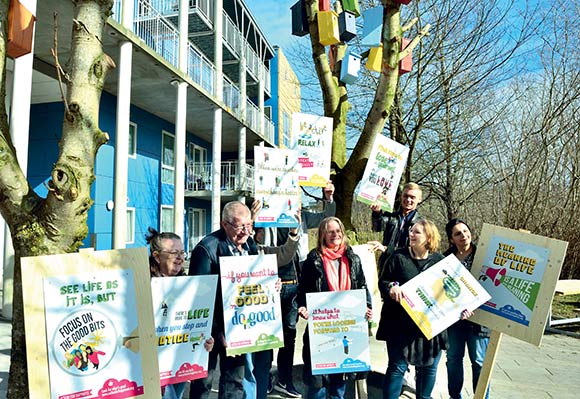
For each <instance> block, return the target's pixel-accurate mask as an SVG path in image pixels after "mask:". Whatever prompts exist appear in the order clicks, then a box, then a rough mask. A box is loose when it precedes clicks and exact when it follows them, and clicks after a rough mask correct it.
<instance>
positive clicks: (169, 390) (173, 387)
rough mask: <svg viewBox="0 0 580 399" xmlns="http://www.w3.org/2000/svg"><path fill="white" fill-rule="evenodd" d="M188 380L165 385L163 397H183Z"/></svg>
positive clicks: (164, 398) (167, 398) (174, 398)
mask: <svg viewBox="0 0 580 399" xmlns="http://www.w3.org/2000/svg"><path fill="white" fill-rule="evenodd" d="M185 384H187V383H186V382H178V383H177V384H170V385H165V392H164V393H163V398H162V399H181V398H182V396H183V391H185Z"/></svg>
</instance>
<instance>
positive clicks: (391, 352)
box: [383, 342, 441, 399]
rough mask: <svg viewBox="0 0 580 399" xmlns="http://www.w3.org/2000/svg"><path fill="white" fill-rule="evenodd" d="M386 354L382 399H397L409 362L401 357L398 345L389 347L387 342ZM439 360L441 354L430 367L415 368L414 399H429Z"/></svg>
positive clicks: (401, 351) (401, 349)
mask: <svg viewBox="0 0 580 399" xmlns="http://www.w3.org/2000/svg"><path fill="white" fill-rule="evenodd" d="M387 353H388V356H389V364H388V365H387V372H386V373H385V380H384V385H383V399H398V398H399V395H400V394H401V389H403V376H404V375H405V371H407V368H408V367H409V362H407V360H406V359H405V357H404V356H403V348H401V347H400V346H399V345H393V344H392V345H389V344H388V342H387ZM439 360H441V352H439V354H438V355H437V357H436V358H435V359H434V361H433V364H432V365H430V366H415V376H416V378H415V390H416V393H415V397H416V398H417V399H430V398H431V393H432V392H433V387H434V386H435V378H436V376H437V365H438V364H439Z"/></svg>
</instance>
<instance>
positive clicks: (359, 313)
mask: <svg viewBox="0 0 580 399" xmlns="http://www.w3.org/2000/svg"><path fill="white" fill-rule="evenodd" d="M306 304H307V305H306V307H307V309H308V314H309V316H308V336H309V338H310V353H311V361H312V374H314V375H317V374H337V373H354V372H358V371H368V370H370V369H371V354H370V350H369V330H368V321H367V320H366V318H365V314H366V311H367V295H366V290H364V289H360V290H349V291H332V292H315V293H309V294H306Z"/></svg>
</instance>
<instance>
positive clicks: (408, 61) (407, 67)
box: [399, 37, 413, 75]
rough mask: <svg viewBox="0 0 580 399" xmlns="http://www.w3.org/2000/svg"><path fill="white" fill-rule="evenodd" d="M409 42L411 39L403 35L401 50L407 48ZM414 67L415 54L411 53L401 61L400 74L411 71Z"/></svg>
mask: <svg viewBox="0 0 580 399" xmlns="http://www.w3.org/2000/svg"><path fill="white" fill-rule="evenodd" d="M409 43H411V39H407V38H405V37H403V38H402V39H401V50H404V49H405V48H407V46H408V45H409ZM412 69H413V54H412V53H411V54H409V55H408V56H406V57H405V58H403V59H402V60H401V61H399V75H402V74H404V73H407V72H411V70H412Z"/></svg>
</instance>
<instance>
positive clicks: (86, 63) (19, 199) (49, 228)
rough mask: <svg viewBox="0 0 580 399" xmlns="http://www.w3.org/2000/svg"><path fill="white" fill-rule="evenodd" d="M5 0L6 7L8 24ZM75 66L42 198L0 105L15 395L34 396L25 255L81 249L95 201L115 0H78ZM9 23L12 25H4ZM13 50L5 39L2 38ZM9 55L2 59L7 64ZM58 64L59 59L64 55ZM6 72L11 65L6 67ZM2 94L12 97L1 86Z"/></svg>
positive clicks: (0, 178)
mask: <svg viewBox="0 0 580 399" xmlns="http://www.w3.org/2000/svg"><path fill="white" fill-rule="evenodd" d="M6 3H7V2H6V1H3V2H2V9H1V10H0V13H1V17H2V20H3V21H6V13H7V12H6V8H7V6H6ZM73 4H74V7H75V13H74V14H75V19H74V23H73V31H72V40H71V55H70V59H69V61H68V63H67V65H68V66H70V70H68V71H67V75H65V76H62V79H63V81H64V83H65V84H66V86H67V87H66V88H67V90H66V93H67V95H66V99H65V100H64V101H65V115H64V119H63V128H62V137H61V140H60V143H59V148H60V154H59V158H58V160H57V161H56V163H55V164H54V166H53V170H52V173H51V178H52V179H51V180H50V181H49V183H48V187H49V193H48V195H47V197H46V198H41V197H40V196H38V195H37V194H36V193H34V191H33V190H32V187H31V186H30V185H29V184H28V182H27V180H26V178H25V176H24V174H23V173H22V170H21V169H20V167H19V165H18V161H17V159H16V153H15V150H14V147H13V145H12V143H11V139H10V134H9V127H8V123H7V117H6V114H5V112H4V107H1V109H0V165H1V166H2V167H1V168H0V171H1V172H0V192H2V196H1V197H0V211H1V213H2V216H3V217H4V219H5V220H6V223H7V224H8V226H9V227H10V232H11V236H12V242H13V245H14V254H15V261H14V299H13V301H14V305H13V320H12V352H11V364H10V376H9V383H8V396H7V397H8V398H25V397H28V378H27V362H26V343H25V334H24V309H23V305H22V297H23V292H22V270H21V268H20V258H21V257H22V256H38V255H47V254H57V253H66V252H75V251H76V250H77V249H78V248H79V247H80V246H81V244H82V240H83V239H84V238H85V237H86V236H87V231H88V228H87V224H86V221H87V215H88V210H89V208H90V207H91V205H92V203H93V201H92V200H91V198H90V187H91V184H92V183H93V181H94V180H95V176H94V161H95V157H96V154H97V151H98V149H99V147H100V146H101V145H103V144H104V143H106V142H107V140H108V135H107V134H106V133H104V132H102V131H101V130H100V129H99V128H98V115H99V102H100V96H101V91H102V87H103V84H104V81H105V79H106V78H107V76H108V74H109V73H110V71H111V70H112V69H113V68H114V66H115V65H114V62H113V61H112V59H111V58H110V57H108V56H107V55H106V54H104V53H103V49H102V44H101V41H100V38H101V37H102V35H103V33H104V27H105V24H106V20H107V17H108V16H109V14H110V10H111V7H112V5H113V0H76V1H74V2H73ZM4 26H6V24H4ZM0 46H2V49H1V50H2V51H3V53H4V55H5V54H6V36H4V37H3V40H2V41H0ZM5 57H6V55H5V56H4V57H0V59H2V61H3V62H4V61H5ZM57 62H60V61H59V60H57ZM2 72H3V76H5V63H3V64H2ZM0 95H1V98H2V99H4V98H5V85H4V84H3V85H2V89H1V92H0Z"/></svg>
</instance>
